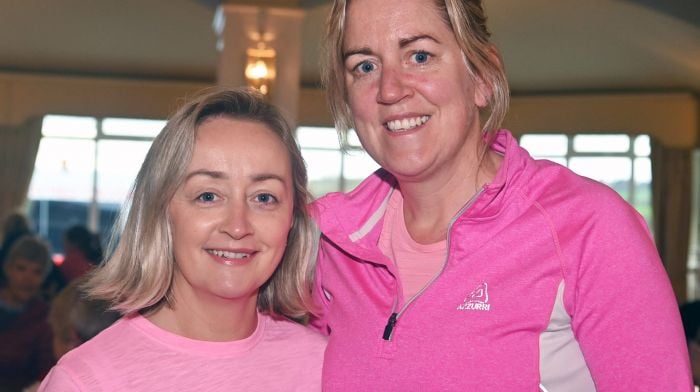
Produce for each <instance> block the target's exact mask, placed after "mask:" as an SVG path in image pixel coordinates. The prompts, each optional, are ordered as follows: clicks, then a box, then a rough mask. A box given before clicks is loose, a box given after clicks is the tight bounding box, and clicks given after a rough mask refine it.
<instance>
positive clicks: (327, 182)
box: [302, 149, 342, 197]
mask: <svg viewBox="0 0 700 392" xmlns="http://www.w3.org/2000/svg"><path fill="white" fill-rule="evenodd" d="M302 155H303V156H304V160H305V161H306V169H307V173H308V176H309V190H310V191H311V194H313V195H314V196H315V197H319V196H323V195H324V194H326V193H328V192H334V191H339V190H340V174H341V172H340V164H341V159H342V153H341V152H340V150H336V151H332V150H312V149H303V150H302Z"/></svg>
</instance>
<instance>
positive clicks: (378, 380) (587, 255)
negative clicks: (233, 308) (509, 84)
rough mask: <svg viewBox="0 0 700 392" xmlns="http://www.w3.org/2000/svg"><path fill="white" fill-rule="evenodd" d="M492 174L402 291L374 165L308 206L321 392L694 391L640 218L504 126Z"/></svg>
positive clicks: (668, 296)
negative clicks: (424, 278) (540, 156)
mask: <svg viewBox="0 0 700 392" xmlns="http://www.w3.org/2000/svg"><path fill="white" fill-rule="evenodd" d="M491 148H492V149H493V150H495V151H496V152H498V153H499V154H502V155H503V161H502V164H501V167H500V168H499V171H498V173H497V175H496V177H495V178H494V180H493V181H492V182H491V183H489V184H487V185H485V186H484V187H483V188H482V189H481V190H480V192H479V193H477V195H476V196H475V197H474V198H472V199H471V200H469V201H465V205H464V207H463V208H462V209H461V210H460V211H459V212H458V213H457V215H456V216H455V217H454V218H453V220H452V222H451V224H450V227H449V230H448V238H447V248H448V251H447V257H446V259H445V261H444V264H443V266H442V268H441V269H440V271H439V272H438V274H437V276H436V277H435V278H434V279H433V280H432V281H431V283H429V284H428V285H427V286H426V287H424V288H423V289H422V290H421V291H419V292H418V293H417V294H416V295H415V296H413V297H412V298H404V296H403V294H402V290H401V282H400V277H399V275H398V271H397V268H396V265H395V264H394V262H393V261H391V260H389V259H388V258H387V257H386V256H384V254H382V252H381V251H380V250H379V249H378V247H377V242H378V239H379V235H380V233H381V230H382V227H383V217H384V211H385V208H386V205H387V201H388V200H389V196H390V194H391V192H398V190H397V189H396V188H395V187H396V182H395V180H394V178H393V177H392V176H391V175H390V174H388V173H387V172H385V171H383V170H381V169H380V170H379V171H377V172H376V173H375V174H373V175H372V176H370V177H369V178H368V179H366V180H365V181H364V182H363V183H362V184H360V185H359V186H358V187H357V188H356V189H355V190H353V191H352V192H350V193H347V194H343V193H332V194H329V195H327V196H325V197H323V198H321V199H319V200H318V201H316V202H315V203H314V205H313V208H312V212H313V214H314V215H315V220H316V223H317V224H318V226H319V228H320V230H321V233H322V235H321V243H320V246H319V256H318V264H317V270H316V281H315V289H314V296H315V299H316V301H317V302H318V303H319V305H320V306H321V314H320V315H319V316H318V318H316V319H315V320H313V325H314V326H315V327H316V328H318V329H319V330H321V331H322V332H324V333H326V334H328V335H329V341H328V346H327V349H326V353H325V363H324V367H323V387H324V390H325V391H547V392H558V391H566V392H576V391H621V392H622V391H664V392H667V391H691V390H692V380H691V375H690V370H689V359H688V352H687V347H686V343H685V338H684V334H683V329H682V325H681V322H680V316H679V310H678V304H677V303H676V300H675V298H674V295H673V292H672V290H671V286H670V283H669V280H668V277H667V275H666V272H665V270H664V267H663V265H662V263H661V260H660V259H659V256H658V253H657V251H656V248H655V246H654V243H653V240H652V238H651V236H650V234H649V230H648V228H647V225H646V222H645V221H644V220H643V218H642V217H641V216H640V215H639V214H638V213H637V212H636V211H635V210H634V209H633V208H632V207H631V206H630V205H629V204H627V202H625V201H624V200H623V199H622V198H620V196H619V195H618V194H617V193H615V192H614V191H613V190H612V189H610V188H608V187H607V186H605V185H603V184H600V183H598V182H595V181H593V180H590V179H587V178H584V177H581V176H578V175H576V174H574V173H573V172H571V171H570V170H569V169H567V168H565V167H563V166H560V165H558V164H555V163H552V162H549V161H546V160H534V159H532V158H531V157H530V155H529V154H528V153H527V152H526V151H525V150H524V149H522V148H521V147H519V146H518V144H517V142H516V140H515V139H514V138H513V137H512V136H511V134H510V133H509V132H508V131H505V130H503V131H500V132H499V133H498V135H497V137H496V139H495V141H494V143H493V144H492V146H491Z"/></svg>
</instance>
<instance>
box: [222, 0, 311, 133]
mask: <svg viewBox="0 0 700 392" xmlns="http://www.w3.org/2000/svg"><path fill="white" fill-rule="evenodd" d="M303 18H304V11H303V10H302V9H298V8H278V7H270V8H266V7H259V6H253V5H234V4H223V5H221V6H220V7H219V9H218V10H217V15H216V18H215V21H214V29H215V30H216V32H217V34H218V36H219V42H218V47H219V66H218V70H217V84H219V85H225V86H244V85H246V80H245V75H244V71H245V65H246V49H248V48H254V47H256V44H257V41H258V40H259V39H260V31H261V30H262V33H263V37H262V38H263V40H264V41H265V44H266V45H267V47H270V48H273V49H274V50H275V51H276V53H277V57H276V60H275V61H276V63H275V68H276V78H275V81H274V82H273V83H272V88H271V91H270V94H269V99H270V102H272V103H273V104H275V105H276V106H277V107H278V108H279V109H280V110H281V112H282V113H283V114H284V116H285V118H286V119H287V121H288V122H289V123H290V125H291V126H292V127H295V126H296V123H297V118H298V112H299V110H298V107H299V91H300V84H301V24H302V21H303Z"/></svg>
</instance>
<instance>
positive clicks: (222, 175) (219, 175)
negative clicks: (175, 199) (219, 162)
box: [185, 169, 228, 181]
mask: <svg viewBox="0 0 700 392" xmlns="http://www.w3.org/2000/svg"><path fill="white" fill-rule="evenodd" d="M195 176H206V177H211V178H214V179H217V180H218V179H222V178H228V176H227V175H226V173H224V172H220V171H215V170H206V169H199V170H195V171H193V172H191V173H187V176H186V177H185V181H187V180H189V179H190V178H192V177H195Z"/></svg>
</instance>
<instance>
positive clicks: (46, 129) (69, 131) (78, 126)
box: [41, 115, 97, 138]
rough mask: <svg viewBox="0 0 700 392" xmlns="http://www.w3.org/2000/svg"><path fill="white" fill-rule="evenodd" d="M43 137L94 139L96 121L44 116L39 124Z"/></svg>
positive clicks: (84, 118)
mask: <svg viewBox="0 0 700 392" xmlns="http://www.w3.org/2000/svg"><path fill="white" fill-rule="evenodd" d="M41 134H42V135H43V136H57V137H75V138H94V137H95V136H97V119H95V118H93V117H77V116H59V115H48V116H44V119H43V121H42V123H41Z"/></svg>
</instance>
